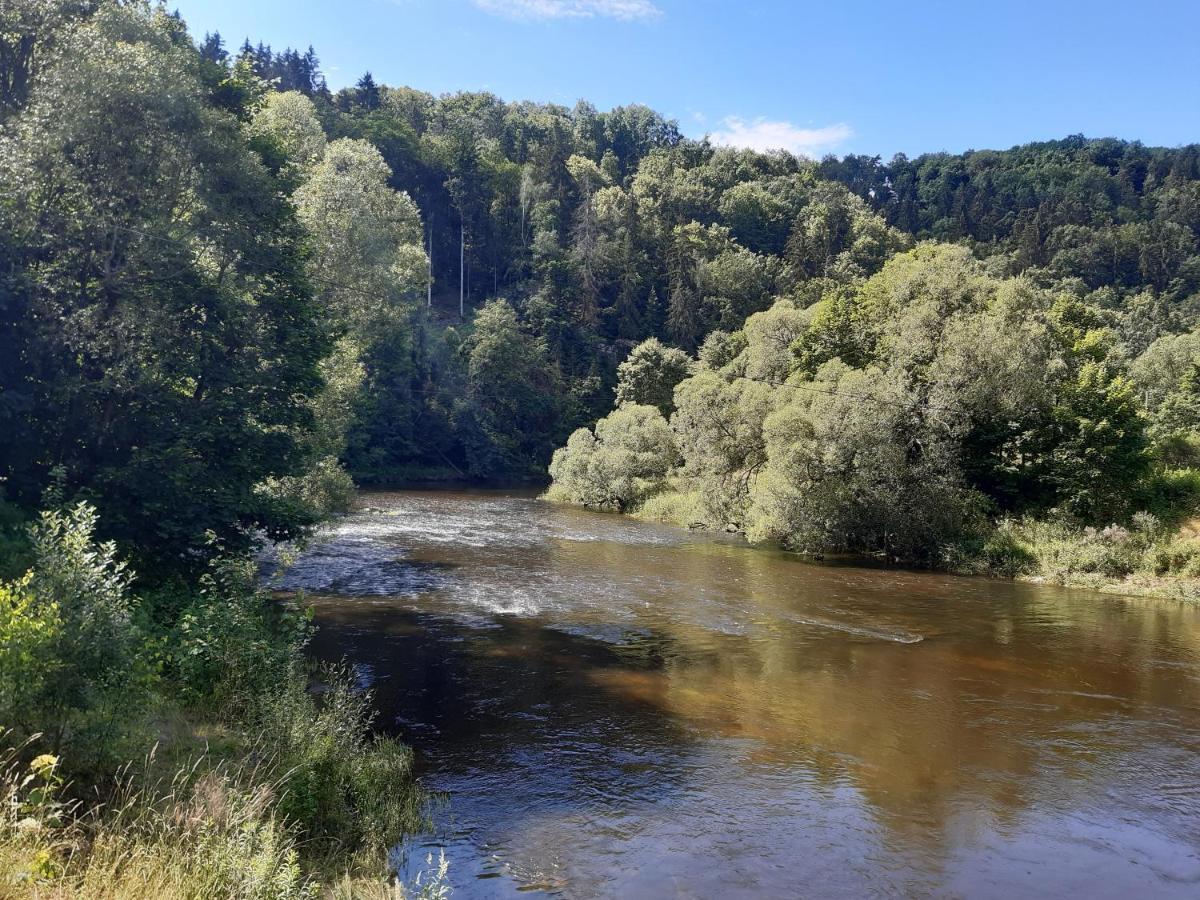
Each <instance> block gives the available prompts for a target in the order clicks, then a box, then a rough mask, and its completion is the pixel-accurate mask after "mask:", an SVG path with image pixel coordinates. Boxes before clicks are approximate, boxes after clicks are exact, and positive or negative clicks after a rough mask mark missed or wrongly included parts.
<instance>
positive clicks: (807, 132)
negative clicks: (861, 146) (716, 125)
mask: <svg viewBox="0 0 1200 900" xmlns="http://www.w3.org/2000/svg"><path fill="white" fill-rule="evenodd" d="M721 124H722V125H724V126H725V127H724V128H723V129H721V130H720V131H714V132H713V133H712V134H710V135H709V140H711V141H712V142H713V143H714V144H717V145H719V146H722V147H748V148H749V149H751V150H759V151H766V150H788V151H790V152H792V153H795V154H796V155H797V156H814V157H815V156H820V155H821V154H822V153H828V152H830V151H831V150H833V149H835V148H836V147H837V146H838V145H839V144H840V143H842V142H843V141H845V140H847V139H848V138H850V137H851V136H852V135H853V134H854V129H852V128H851V127H850V126H849V125H847V124H845V123H844V122H842V123H838V124H837V125H826V126H824V127H823V128H800V127H798V126H796V125H793V124H792V123H791V122H772V121H771V120H769V119H755V120H754V121H753V122H747V121H746V120H745V119H739V118H738V117H737V116H730V117H729V118H728V119H725V121H724V122H722V123H721Z"/></svg>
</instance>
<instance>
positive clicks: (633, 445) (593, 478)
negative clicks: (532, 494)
mask: <svg viewBox="0 0 1200 900" xmlns="http://www.w3.org/2000/svg"><path fill="white" fill-rule="evenodd" d="M677 459H678V453H677V451H676V449H675V443H674V441H673V440H672V436H671V429H670V428H669V427H668V425H667V420H666V419H664V418H663V416H662V414H661V413H660V412H659V411H658V409H657V408H656V407H654V406H646V405H639V404H636V403H622V404H621V405H620V406H618V407H617V408H616V410H614V411H613V412H611V413H610V414H609V415H607V416H606V417H604V418H603V419H601V420H600V421H598V422H597V423H596V428H595V432H594V433H593V432H592V431H589V430H588V429H586V428H580V429H579V430H578V431H576V432H575V433H574V434H572V435H571V437H570V439H569V440H568V441H567V445H566V447H563V448H561V449H559V450H556V451H555V452H554V459H553V460H552V461H551V463H550V475H551V477H553V479H554V486H553V488H552V489H551V493H550V496H551V497H552V498H554V499H560V500H569V501H572V502H575V503H581V504H583V505H584V506H593V507H599V508H608V509H615V510H617V511H618V512H623V511H625V510H626V509H629V508H630V507H631V506H633V505H635V504H636V503H637V502H638V501H639V500H641V499H642V498H643V497H645V496H647V495H648V494H649V493H651V492H653V491H654V490H655V489H656V488H658V487H659V486H660V485H661V484H662V481H663V479H664V478H665V477H666V475H667V473H668V472H669V471H670V470H671V467H672V466H673V465H674V464H675V463H676V461H677Z"/></svg>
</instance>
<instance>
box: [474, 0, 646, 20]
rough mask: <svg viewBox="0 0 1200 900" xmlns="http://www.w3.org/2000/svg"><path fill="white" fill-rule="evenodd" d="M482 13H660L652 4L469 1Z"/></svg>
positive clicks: (634, 0)
mask: <svg viewBox="0 0 1200 900" xmlns="http://www.w3.org/2000/svg"><path fill="white" fill-rule="evenodd" d="M471 2H472V3H474V4H475V5H476V6H477V7H479V8H480V9H482V10H483V11H484V12H489V13H493V14H495V15H498V16H506V17H508V18H510V19H542V20H545V19H595V18H606V19H619V20H620V21H622V22H633V21H637V20H644V19H656V18H658V17H659V16H661V15H662V10H661V9H659V8H658V7H657V6H655V5H654V4H653V3H652V2H651V0H471Z"/></svg>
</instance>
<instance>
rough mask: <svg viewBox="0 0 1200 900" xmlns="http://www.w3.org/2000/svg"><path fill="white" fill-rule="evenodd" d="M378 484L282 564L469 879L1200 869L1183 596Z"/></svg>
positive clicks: (498, 886) (1199, 751)
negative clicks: (1137, 593)
mask: <svg viewBox="0 0 1200 900" xmlns="http://www.w3.org/2000/svg"><path fill="white" fill-rule="evenodd" d="M365 503H366V504H368V505H369V506H370V507H372V508H371V509H370V510H363V511H360V512H359V513H358V514H356V515H355V516H352V517H350V518H348V519H347V520H345V521H344V522H343V523H341V524H340V525H339V526H338V527H337V529H336V530H335V531H334V532H333V533H332V534H331V535H330V538H329V540H328V541H326V542H325V543H323V544H322V545H321V546H319V547H317V548H316V549H314V550H313V551H312V552H310V553H309V554H306V556H305V558H304V559H302V560H301V561H300V563H299V564H298V565H297V566H296V567H295V568H293V569H292V570H291V571H290V572H289V573H288V575H287V578H286V579H285V581H284V586H285V587H290V588H304V589H306V590H309V591H312V592H313V593H315V594H319V596H316V598H315V599H314V601H313V602H314V606H315V609H316V615H317V621H318V623H319V626H320V627H319V633H318V635H317V637H316V640H315V642H314V648H313V649H314V651H315V652H316V653H317V655H319V656H321V657H323V658H327V659H341V658H343V657H345V658H347V659H348V660H349V661H351V662H352V663H353V664H354V665H355V668H356V670H357V671H358V672H359V673H360V677H361V678H362V681H363V683H364V684H369V685H370V686H371V687H372V689H373V690H374V692H375V698H376V703H377V705H378V708H379V711H380V720H379V721H380V725H381V726H382V727H386V728H389V729H394V730H395V731H396V732H397V733H398V734H400V735H401V736H403V737H404V739H405V740H407V741H409V742H410V743H412V744H413V745H414V746H415V748H416V749H417V751H418V753H419V758H420V760H421V765H422V769H423V772H424V777H425V779H426V780H427V782H428V783H429V785H430V786H431V787H432V788H434V789H437V790H444V791H446V792H448V793H449V794H450V803H449V806H448V807H447V809H446V810H445V811H444V814H443V815H442V816H441V817H440V823H439V831H438V833H437V835H435V836H434V838H433V839H431V840H432V843H436V844H438V845H441V846H445V847H446V848H447V853H448V855H449V857H450V859H451V872H452V877H453V879H454V881H455V884H456V896H460V897H462V896H466V897H476V896H479V897H493V896H513V895H515V894H516V893H518V892H522V891H526V890H529V889H534V888H536V889H540V890H544V891H547V892H552V893H554V892H557V893H562V894H565V895H570V896H622V897H629V896H632V897H642V896H645V897H657V896H697V897H709V896H721V897H729V896H795V895H798V894H800V895H813V894H818V895H821V896H862V895H863V894H878V893H902V894H904V893H908V894H911V893H921V894H929V893H932V894H943V895H970V896H983V897H989V896H996V897H1000V896H1005V897H1007V896H1025V895H1044V894H1068V893H1081V892H1086V893H1087V894H1088V895H1089V896H1095V897H1107V896H1113V897H1117V896H1129V895H1145V896H1167V897H1171V896H1181V897H1182V896H1194V895H1195V892H1197V891H1200V764H1198V762H1197V761H1198V760H1200V610H1197V609H1196V608H1195V607H1189V606H1186V605H1182V604H1172V603H1161V602H1147V601H1130V600H1126V599H1123V598H1113V597H1101V596H1096V595H1093V594H1088V593H1086V592H1079V591H1065V590H1060V589H1054V588H1049V587H1041V586H1033V585H1019V584H1008V583H997V582H991V581H984V580H978V579H957V578H949V577H944V576H938V575H932V574H927V573H912V572H888V571H879V570H867V569H861V568H855V567H847V566H837V567H817V566H811V565H805V564H802V563H800V562H798V561H796V560H795V559H794V558H792V557H789V556H787V555H785V554H778V553H771V552H762V551H754V550H750V549H748V548H745V547H741V546H738V545H736V544H732V543H730V542H728V541H716V542H714V541H709V540H706V539H704V538H701V537H699V536H693V535H688V534H686V533H685V532H678V531H675V530H673V529H663V528H659V527H656V526H648V525H644V524H641V523H636V522H631V521H630V520H628V519H621V518H618V517H612V516H602V515H596V514H589V513H583V512H581V511H579V510H566V509H561V508H558V507H552V506H548V505H546V504H539V503H537V502H535V501H533V500H531V499H529V498H523V497H517V498H512V497H505V496H502V495H497V494H484V495H473V494H464V493H457V494H445V493H442V494H419V493H402V494H374V495H370V496H369V497H368V498H367V499H366V501H365ZM335 594H337V595H341V596H333V595H335ZM418 843H419V846H418V848H417V849H418V850H419V851H420V852H423V850H421V849H420V848H422V847H424V846H425V845H427V844H429V843H431V841H430V840H426V841H422V842H418Z"/></svg>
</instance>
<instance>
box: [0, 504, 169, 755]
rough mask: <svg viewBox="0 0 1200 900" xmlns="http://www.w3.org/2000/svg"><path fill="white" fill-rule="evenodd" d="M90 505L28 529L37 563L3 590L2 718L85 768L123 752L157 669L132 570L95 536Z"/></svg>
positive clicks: (0, 629)
mask: <svg viewBox="0 0 1200 900" xmlns="http://www.w3.org/2000/svg"><path fill="white" fill-rule="evenodd" d="M95 526H96V513H95V511H94V510H93V509H92V508H91V507H90V506H88V505H86V504H82V503H81V504H79V505H78V506H75V507H73V508H72V509H69V510H65V511H52V512H44V513H42V514H41V516H40V517H39V519H38V520H37V521H36V522H35V523H34V524H33V525H32V526H31V528H30V530H29V535H30V544H31V547H32V552H33V556H34V566H33V569H32V570H31V571H30V573H29V574H28V575H27V576H26V577H25V578H23V579H21V580H20V581H18V582H14V583H11V584H8V585H4V586H3V587H2V590H0V597H2V602H0V671H2V672H3V673H4V676H5V677H4V682H5V685H4V687H3V688H0V716H2V717H3V721H4V722H6V723H7V724H11V725H15V726H18V727H20V729H21V730H22V731H23V732H24V733H25V734H26V735H31V734H34V733H35V732H41V733H43V734H44V735H45V738H46V740H47V741H48V742H49V745H50V747H51V749H53V750H54V752H55V753H58V752H60V751H61V750H62V749H64V748H65V747H66V746H68V745H70V746H71V747H72V748H73V759H74V761H75V762H76V764H80V765H100V764H103V763H106V762H109V761H111V760H112V759H114V758H115V757H116V756H117V755H119V748H118V745H119V744H120V743H121V742H122V740H123V739H124V737H126V736H127V734H128V732H130V731H132V730H134V729H135V728H136V726H137V725H138V724H139V722H140V720H141V717H140V715H139V713H141V712H142V711H143V710H144V709H145V707H146V706H147V704H148V703H149V700H150V696H151V687H152V681H153V673H152V668H151V666H150V664H149V662H148V660H147V659H146V656H145V654H144V653H143V649H144V641H143V637H142V635H141V634H140V633H139V631H138V629H137V628H136V627H135V626H134V624H133V621H132V608H133V604H132V600H131V598H130V595H129V586H130V573H129V572H128V570H127V569H126V567H125V564H124V563H122V562H120V561H118V560H117V558H116V549H115V547H114V546H113V545H112V544H111V543H109V544H97V543H95V541H94V540H93V533H94V531H95Z"/></svg>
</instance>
